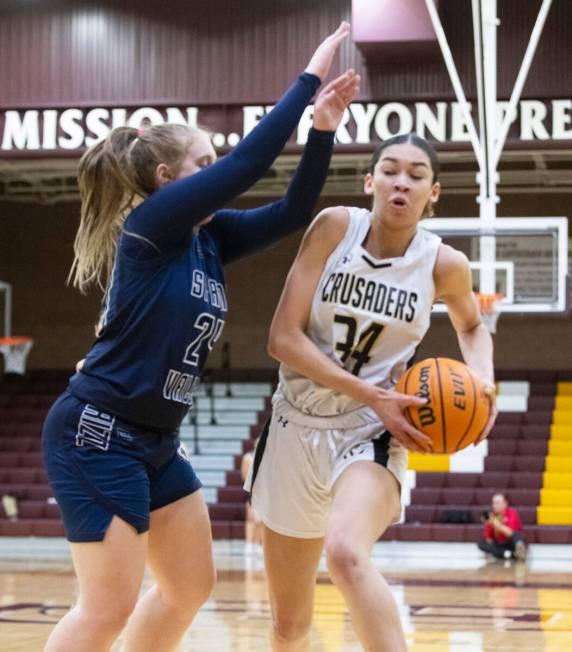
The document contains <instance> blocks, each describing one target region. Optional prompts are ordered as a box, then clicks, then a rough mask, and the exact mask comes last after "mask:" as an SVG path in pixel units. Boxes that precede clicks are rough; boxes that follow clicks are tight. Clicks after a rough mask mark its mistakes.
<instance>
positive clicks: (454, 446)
mask: <svg viewBox="0 0 572 652" xmlns="http://www.w3.org/2000/svg"><path fill="white" fill-rule="evenodd" d="M481 386H482V382H481V380H480V379H479V377H478V376H477V374H476V373H475V372H474V371H472V370H471V369H469V367H467V365H465V364H463V363H462V362H459V361H458V360H451V359H450V358H427V359H426V360H422V361H421V362H418V363H417V364H415V365H413V367H411V369H408V370H407V371H406V372H405V373H404V374H403V376H402V377H401V378H400V379H399V382H398V383H397V385H396V387H395V390H396V391H397V392H401V393H403V394H409V395H414V396H420V397H422V398H426V399H428V403H427V404H426V405H421V406H419V407H417V406H409V407H407V408H406V409H405V415H406V417H407V419H408V420H409V422H410V423H411V424H412V425H413V426H415V428H417V429H418V430H420V431H421V432H423V433H425V434H426V435H427V436H428V437H430V438H431V439H432V440H433V450H432V451H431V452H432V453H455V452H456V451H460V450H461V449H463V448H466V447H467V446H469V444H472V443H473V442H474V441H475V440H476V439H478V438H479V436H480V434H481V433H482V432H483V430H484V428H485V425H486V423H487V421H488V418H489V410H490V402H489V400H488V399H487V397H486V396H485V395H484V394H483V393H482V391H481Z"/></svg>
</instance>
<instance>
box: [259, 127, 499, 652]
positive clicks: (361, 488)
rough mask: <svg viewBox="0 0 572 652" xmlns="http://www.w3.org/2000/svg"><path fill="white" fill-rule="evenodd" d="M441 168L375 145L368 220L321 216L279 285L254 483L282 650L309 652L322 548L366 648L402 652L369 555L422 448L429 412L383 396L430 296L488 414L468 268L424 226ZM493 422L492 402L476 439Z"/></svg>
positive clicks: (392, 517) (408, 138) (395, 620)
mask: <svg viewBox="0 0 572 652" xmlns="http://www.w3.org/2000/svg"><path fill="white" fill-rule="evenodd" d="M438 167H439V164H438V160H437V156H436V154H435V151H434V150H433V148H432V147H431V146H430V145H429V144H428V143H427V142H426V141H425V140H423V139H422V138H419V137H418V136H416V135H412V134H410V135H404V136H397V137H395V138H392V139H391V140H389V141H387V142H385V143H384V144H382V145H381V146H380V147H379V148H378V150H377V152H376V153H375V155H374V158H373V162H372V168H371V171H370V173H369V174H367V176H366V178H365V192H366V194H368V195H371V196H372V197H373V207H372V210H371V211H368V210H364V209H359V208H345V207H336V208H329V209H326V210H324V211H323V212H322V213H321V214H320V215H319V216H318V217H317V218H316V220H315V221H314V223H313V224H312V225H311V226H310V228H309V229H308V231H307V233H306V235H305V237H304V240H303V242H302V245H301V248H300V251H299V253H298V256H297V258H296V260H295V262H294V264H293V266H292V269H291V270H290V273H289V275H288V278H287V280H286V285H285V287H284V291H283V293H282V297H281V299H280V303H279V305H278V308H277V310H276V314H275V316H274V320H273V323H272V327H271V332H270V339H269V347H268V349H269V353H270V355H271V356H273V357H274V358H276V359H277V360H279V361H280V362H281V363H282V365H281V368H280V384H279V387H278V390H277V392H276V394H275V396H274V399H273V415H272V419H271V421H270V423H269V426H268V428H267V430H266V432H265V433H264V434H263V437H262V438H261V441H260V443H259V446H258V449H257V455H256V459H255V463H254V473H253V475H254V480H255V481H254V483H253V484H252V501H253V505H254V507H255V509H256V510H257V512H258V513H259V514H260V517H261V519H262V521H263V522H264V550H265V558H266V570H267V574H268V582H269V589H270V602H271V606H272V615H273V627H272V632H271V638H272V649H273V650H274V651H275V652H301V651H305V650H308V649H309V647H308V633H309V629H310V625H311V621H312V611H313V597H314V584H315V580H316V573H317V566H318V562H319V559H320V555H321V552H322V550H323V548H324V545H325V549H326V555H327V563H328V569H329V572H330V577H331V579H332V581H333V583H334V584H335V585H336V586H337V587H338V589H339V590H340V591H341V593H342V594H343V596H344V598H345V601H346V603H347V606H348V608H349V611H350V613H351V617H352V620H353V623H354V626H355V629H356V631H357V635H358V637H359V639H360V641H361V644H362V645H363V648H364V649H365V650H371V651H375V652H404V651H405V649H406V644H405V638H404V635H403V630H402V628H401V624H400V620H399V614H398V610H397V606H396V604H395V602H394V600H393V598H392V596H391V592H390V590H389V588H388V586H387V584H386V582H385V580H384V579H383V578H382V576H381V575H380V573H379V572H378V571H377V570H376V569H375V567H374V566H373V565H372V563H371V561H370V552H371V549H372V546H373V544H374V543H375V542H376V541H377V540H378V539H379V537H380V536H381V534H382V533H383V532H384V531H385V529H386V528H387V527H388V526H389V525H390V524H391V523H393V522H395V521H396V520H398V519H399V517H400V513H401V504H400V503H401V501H400V490H401V485H402V483H403V481H404V475H405V471H406V468H407V449H410V450H415V451H425V450H427V448H428V443H429V439H428V438H427V437H426V436H425V435H424V434H423V433H421V432H419V431H418V430H416V429H415V428H414V427H413V426H412V425H411V424H409V422H408V421H407V420H406V419H405V417H404V414H403V409H404V407H405V406H406V405H418V404H422V403H423V402H424V401H423V400H422V399H419V398H415V397H407V396H405V395H403V394H398V393H396V392H394V391H392V388H393V387H394V385H395V384H396V382H397V380H398V379H399V377H400V376H401V375H402V373H403V372H404V371H405V369H406V365H407V362H408V361H409V360H410V359H411V358H412V356H413V354H414V351H415V348H416V347H417V346H418V344H419V343H420V342H421V340H422V338H423V336H424V335H425V333H426V331H427V329H428V328H429V321H430V313H431V306H432V304H433V302H434V301H435V300H436V299H440V300H442V301H444V302H445V303H446V304H447V307H448V311H449V317H450V319H451V321H452V323H453V326H454V328H455V331H456V332H457V336H458V339H459V344H460V348H461V351H462V354H463V357H464V360H465V362H466V363H467V364H468V365H469V366H470V367H471V368H472V369H474V370H475V371H476V372H477V374H479V376H480V377H481V378H482V379H483V381H484V383H485V385H484V387H485V390H484V391H485V393H486V394H487V396H488V397H489V400H491V404H492V403H493V397H494V377H493V362H492V353H493V347H492V340H491V336H490V335H489V333H488V331H487V329H486V328H485V326H484V325H483V324H482V323H481V318H480V312H479V308H478V304H477V301H476V299H475V296H474V294H473V292H472V282H471V271H470V268H469V264H468V261H467V259H466V257H465V256H464V255H463V254H462V253H460V252H458V251H456V250H455V249H453V248H451V247H449V246H447V245H444V244H443V243H442V242H441V240H440V238H439V237H438V236H436V235H434V234H432V233H431V232H429V231H427V230H425V229H424V228H422V225H420V224H419V221H420V220H421V218H422V217H423V216H424V215H427V214H431V210H430V207H431V206H432V204H434V203H435V202H436V201H437V199H438V197H439V192H440V185H439V183H438V181H437V176H438V172H439V170H438ZM495 414H496V410H495V409H494V406H493V407H492V410H491V418H490V420H489V423H488V424H487V427H486V429H485V431H484V433H483V436H482V438H484V437H486V436H487V435H488V433H489V432H490V429H491V428H492V425H493V422H494V417H495ZM251 482H252V480H251V479H250V480H249V481H248V482H247V487H250V486H251Z"/></svg>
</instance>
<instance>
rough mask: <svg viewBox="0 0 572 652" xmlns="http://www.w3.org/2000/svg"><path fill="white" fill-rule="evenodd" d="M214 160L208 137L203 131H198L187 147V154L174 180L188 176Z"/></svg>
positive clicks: (212, 148) (213, 152)
mask: <svg viewBox="0 0 572 652" xmlns="http://www.w3.org/2000/svg"><path fill="white" fill-rule="evenodd" d="M215 161H216V152H215V150H214V147H213V146H212V143H211V141H210V138H209V137H208V135H207V134H205V133H204V132H202V131H201V132H199V133H198V134H197V135H196V136H195V138H193V142H192V143H191V146H190V147H189V151H188V152H187V156H186V157H185V159H184V160H183V163H182V164H181V167H180V169H179V173H178V175H177V176H176V177H175V180H179V179H184V178H185V177H190V176H191V174H195V172H199V171H200V170H203V169H204V168H206V167H208V166H209V165H212V164H213V163H214V162H215Z"/></svg>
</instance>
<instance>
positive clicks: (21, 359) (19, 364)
mask: <svg viewBox="0 0 572 652" xmlns="http://www.w3.org/2000/svg"><path fill="white" fill-rule="evenodd" d="M33 344H34V341H33V340H32V339H30V338H28V337H3V338H0V353H1V354H2V355H3V357H4V372H5V373H7V374H20V375H22V376H23V375H24V374H25V373H26V358H27V357H28V353H30V350H31V348H32V346H33Z"/></svg>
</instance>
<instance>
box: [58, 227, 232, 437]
mask: <svg viewBox="0 0 572 652" xmlns="http://www.w3.org/2000/svg"><path fill="white" fill-rule="evenodd" d="M227 310H228V304H227V297H226V292H225V286H224V276H223V271H222V263H221V260H220V255H219V253H218V251H217V249H216V245H215V242H214V241H213V239H212V238H211V237H210V236H209V234H208V233H207V232H206V231H205V230H203V229H201V230H200V231H199V233H198V234H197V235H195V237H193V239H192V243H191V246H190V247H187V248H186V249H184V250H183V251H181V253H180V254H179V255H177V256H175V257H172V256H167V257H166V258H165V259H158V260H156V261H154V262H153V263H150V262H149V261H133V260H130V259H129V258H127V256H125V255H118V257H117V261H116V265H115V269H114V271H113V276H112V279H111V282H110V287H109V291H108V296H107V301H106V306H105V311H104V313H103V317H102V330H101V333H100V336H99V337H98V339H97V340H96V342H95V344H94V345H93V347H92V349H91V351H90V352H89V353H88V355H87V357H86V360H85V364H84V368H83V369H82V371H81V372H79V373H77V374H76V375H75V376H73V377H72V379H71V381H70V388H71V391H72V392H73V393H74V394H75V395H76V396H78V397H79V398H81V399H83V400H86V401H87V400H89V401H90V402H92V403H93V404H95V405H97V406H100V407H101V408H104V409H107V410H109V411H110V412H112V413H113V414H116V415H117V416H118V417H121V418H123V419H125V420H127V421H131V422H132V423H137V424H142V425H145V426H147V427H149V428H153V429H158V430H166V431H170V430H176V429H177V427H178V426H179V424H180V422H181V420H182V419H183V417H184V416H185V414H186V412H187V410H188V408H189V406H190V405H191V403H192V396H193V392H194V390H195V388H196V386H197V383H198V382H199V376H200V372H201V370H202V368H203V366H204V364H205V361H206V358H207V355H208V352H209V351H210V350H211V349H212V348H213V345H214V343H215V342H216V341H217V340H218V338H219V337H220V335H221V333H222V330H223V328H224V324H225V320H226V314H227Z"/></svg>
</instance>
